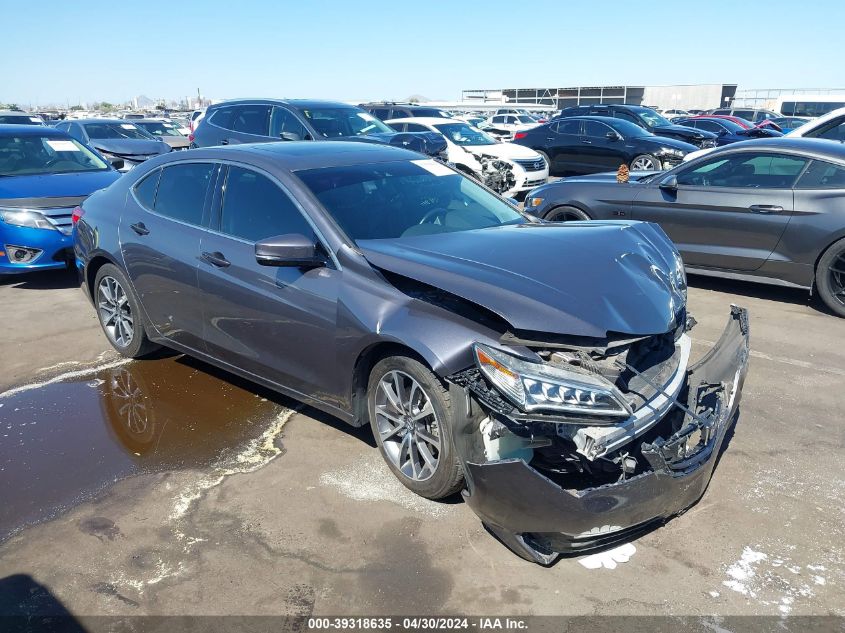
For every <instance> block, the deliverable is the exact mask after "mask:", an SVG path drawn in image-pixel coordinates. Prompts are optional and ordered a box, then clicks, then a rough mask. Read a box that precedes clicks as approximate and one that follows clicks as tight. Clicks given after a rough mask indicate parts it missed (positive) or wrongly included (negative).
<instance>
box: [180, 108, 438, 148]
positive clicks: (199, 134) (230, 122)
mask: <svg viewBox="0 0 845 633" xmlns="http://www.w3.org/2000/svg"><path fill="white" fill-rule="evenodd" d="M189 138H191V147H192V148H197V147H212V146H214V145H236V144H238V143H266V142H269V141H325V140H354V141H361V142H367V143H380V144H386V145H396V146H398V147H404V148H406V149H411V150H414V151H417V152H420V153H422V154H427V155H428V156H432V157H440V158H444V159H445V157H446V150H447V145H446V140H445V139H444V138H443V137H442V136H441V135H440V134H436V133H434V132H415V133H411V132H404V133H400V132H396V131H395V130H393V129H391V128H389V127H388V126H387V125H385V124H384V123H382V122H381V121H380V120H379V119H377V118H376V117H374V116H373V115H372V114H370V113H369V112H367V111H366V110H362V109H361V108H357V107H355V106H351V105H348V104H346V103H339V102H335V101H315V100H312V99H240V100H236V101H225V102H223V103H219V104H217V105H213V106H209V107H208V109H207V110H206V112H205V116H204V117H203V118H202V119H201V120H200V122H199V125H197V127H196V129H195V130H194V133H193V135H192V137H189Z"/></svg>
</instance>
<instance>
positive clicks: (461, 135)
mask: <svg viewBox="0 0 845 633" xmlns="http://www.w3.org/2000/svg"><path fill="white" fill-rule="evenodd" d="M434 127H435V128H436V129H437V131H438V132H440V133H441V134H443V136H445V137H446V138H447V139H448V140H450V141H452V142H453V143H454V144H455V145H460V146H461V147H463V146H464V145H496V140H495V139H494V138H493V137H492V136H489V135H487V134H485V133H484V132H482V131H481V130H476V129H475V128H474V127H472V126H471V125H469V124H468V123H437V124H435V126H434Z"/></svg>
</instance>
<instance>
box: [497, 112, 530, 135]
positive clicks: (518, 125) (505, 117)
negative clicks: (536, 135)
mask: <svg viewBox="0 0 845 633" xmlns="http://www.w3.org/2000/svg"><path fill="white" fill-rule="evenodd" d="M538 125H540V124H539V123H538V122H537V120H536V119H534V118H532V117H530V116H528V115H527V114H497V115H495V116H491V117H490V118H489V119H487V127H488V128H489V130H490V131H492V132H498V133H500V134H503V135H506V136H508V137H509V138H513V135H514V134H516V133H517V132H524V131H525V130H530V129H531V128H532V127H537V126H538Z"/></svg>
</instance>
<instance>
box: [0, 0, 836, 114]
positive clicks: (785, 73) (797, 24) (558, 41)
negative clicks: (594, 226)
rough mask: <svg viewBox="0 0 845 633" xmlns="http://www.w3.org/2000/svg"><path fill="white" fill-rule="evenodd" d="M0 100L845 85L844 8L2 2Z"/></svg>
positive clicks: (647, 0)
mask: <svg viewBox="0 0 845 633" xmlns="http://www.w3.org/2000/svg"><path fill="white" fill-rule="evenodd" d="M0 15H2V24H3V52H2V54H0V102H18V103H20V104H21V105H26V104H29V103H33V104H45V103H48V102H60V103H64V102H66V101H70V102H71V104H74V103H77V102H78V101H95V100H98V101H99V100H107V101H124V100H126V99H129V98H131V97H132V96H134V95H139V94H144V95H146V96H148V97H151V98H158V97H164V98H176V99H178V98H181V97H185V96H188V95H192V96H195V95H196V92H197V88H199V89H200V90H201V91H202V94H203V95H204V96H208V97H211V98H232V97H239V96H278V97H315V98H336V99H341V100H352V99H382V98H386V99H387V98H392V99H400V98H406V97H408V96H409V95H411V94H421V95H424V96H427V97H429V98H432V99H449V100H452V99H457V98H458V97H459V94H460V90H461V89H463V88H504V87H534V86H539V87H547V86H574V85H618V84H634V85H637V84H646V85H651V84H656V85H659V84H674V83H723V82H724V83H738V84H740V88H768V87H788V88H800V87H805V88H806V87H845V69H844V68H843V65H842V63H843V52H842V51H843V34H842V32H841V28H842V24H843V23H845V2H842V0H816V1H815V2H804V3H796V2H794V0H793V1H780V0H767V1H766V2H752V1H739V0H730V1H725V0H699V1H697V2H685V1H683V0H673V1H669V2H664V1H662V0H640V1H633V2H632V1H630V0H625V1H622V0H605V1H604V2H602V1H597V2H590V1H587V2H583V1H581V2H577V1H576V2H569V1H564V0H546V1H545V2H525V1H518V0H510V1H500V0H482V1H476V0H467V1H462V0H454V1H452V2H448V1H440V0H429V1H422V2H421V1H419V0H416V1H413V0H411V1H409V2H404V1H397V0H391V1H390V2H386V1H381V0H358V1H354V0H344V1H336V0H325V1H320V0H299V1H298V2H292V1H289V0H276V1H273V0H203V1H201V2H195V1H193V0H181V1H179V2H172V1H171V2H156V1H146V2H140V1H137V0H132V1H126V0H111V1H108V2H94V1H88V0H40V1H38V2H34V3H33V2H16V1H14V0H12V1H11V2H9V1H7V0H4V1H3V2H2V6H0Z"/></svg>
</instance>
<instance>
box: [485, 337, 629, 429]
mask: <svg viewBox="0 0 845 633" xmlns="http://www.w3.org/2000/svg"><path fill="white" fill-rule="evenodd" d="M473 352H474V353H475V362H476V363H477V364H478V368H479V369H480V370H481V373H483V374H484V376H485V377H486V378H487V379H488V380H489V381H490V382H491V383H492V384H493V386H495V387H496V388H497V389H498V390H499V391H500V392H502V394H504V395H505V397H507V398H508V399H509V400H511V402H513V403H514V404H515V405H517V406H518V407H519V408H520V409H522V410H523V411H535V410H549V411H565V412H568V413H582V414H586V415H591V416H610V417H628V416H630V415H631V408H630V407H629V406H628V404H627V403H626V402H625V399H624V397H623V396H622V394H621V393H620V392H619V390H618V389H617V388H616V387H615V386H613V385H612V384H610V383H609V382H607V381H606V380H605V379H604V378H602V377H601V376H597V375H594V374H586V373H579V372H576V371H570V370H567V369H564V368H561V367H553V366H551V365H547V364H545V363H532V362H529V361H525V360H522V359H520V358H517V357H516V356H512V355H511V354H507V353H505V352H503V351H501V350H497V349H493V348H491V347H487V346H486V345H481V344H478V343H476V344H475V345H474V346H473Z"/></svg>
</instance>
